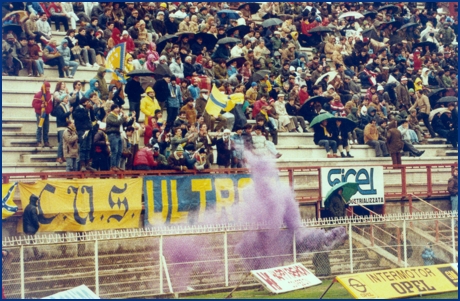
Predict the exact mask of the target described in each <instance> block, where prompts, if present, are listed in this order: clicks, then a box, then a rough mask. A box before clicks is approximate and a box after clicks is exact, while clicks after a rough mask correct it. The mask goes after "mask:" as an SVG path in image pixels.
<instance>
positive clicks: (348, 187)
mask: <svg viewBox="0 0 460 301" xmlns="http://www.w3.org/2000/svg"><path fill="white" fill-rule="evenodd" d="M358 187H359V185H358V183H355V182H341V183H338V184H335V185H334V186H332V188H331V190H329V191H328V192H327V194H326V197H325V202H324V205H325V206H327V203H328V201H329V198H330V197H331V195H332V194H333V193H334V192H336V191H337V190H339V189H340V188H342V198H343V200H344V201H345V203H346V204H348V203H349V202H350V199H351V197H352V196H354V195H355V194H356V192H358Z"/></svg>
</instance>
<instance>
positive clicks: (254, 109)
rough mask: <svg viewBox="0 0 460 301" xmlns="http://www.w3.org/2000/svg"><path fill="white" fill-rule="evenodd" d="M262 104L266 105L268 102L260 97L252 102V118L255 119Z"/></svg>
mask: <svg viewBox="0 0 460 301" xmlns="http://www.w3.org/2000/svg"><path fill="white" fill-rule="evenodd" d="M263 106H268V103H267V102H265V101H262V100H261V99H259V100H258V101H256V102H255V103H254V106H253V107H252V118H254V119H256V116H257V114H259V112H260V109H262V107H263Z"/></svg>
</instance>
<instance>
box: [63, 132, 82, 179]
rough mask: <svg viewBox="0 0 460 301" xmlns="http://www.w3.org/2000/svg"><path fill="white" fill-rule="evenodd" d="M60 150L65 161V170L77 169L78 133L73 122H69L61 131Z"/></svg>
mask: <svg viewBox="0 0 460 301" xmlns="http://www.w3.org/2000/svg"><path fill="white" fill-rule="evenodd" d="M62 150H63V156H64V158H65V162H66V168H65V171H78V163H77V160H78V134H77V129H76V128H75V124H73V123H69V124H68V125H67V128H66V129H65V130H64V132H63V133H62Z"/></svg>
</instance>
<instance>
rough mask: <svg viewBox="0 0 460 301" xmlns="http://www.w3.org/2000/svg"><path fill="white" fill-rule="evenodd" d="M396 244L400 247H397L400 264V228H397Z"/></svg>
mask: <svg viewBox="0 0 460 301" xmlns="http://www.w3.org/2000/svg"><path fill="white" fill-rule="evenodd" d="M403 231H404V227H403ZM403 236H404V234H403ZM396 242H397V243H398V246H397V247H396V250H397V253H398V263H401V230H399V227H397V228H396Z"/></svg>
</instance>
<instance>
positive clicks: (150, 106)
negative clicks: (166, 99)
mask: <svg viewBox="0 0 460 301" xmlns="http://www.w3.org/2000/svg"><path fill="white" fill-rule="evenodd" d="M145 94H146V96H145V97H144V98H142V99H141V112H142V113H144V115H145V119H144V124H145V125H148V119H149V117H152V116H154V115H155V111H156V110H161V107H160V104H159V103H158V100H157V99H156V98H155V91H153V89H152V87H147V89H146V90H145Z"/></svg>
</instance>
